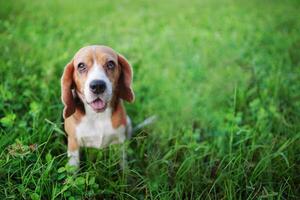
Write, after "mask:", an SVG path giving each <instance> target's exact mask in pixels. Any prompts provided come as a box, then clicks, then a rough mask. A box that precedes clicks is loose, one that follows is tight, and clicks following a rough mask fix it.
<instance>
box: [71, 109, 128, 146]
mask: <svg viewBox="0 0 300 200" xmlns="http://www.w3.org/2000/svg"><path fill="white" fill-rule="evenodd" d="M86 111H87V112H86V115H85V116H84V117H83V118H82V120H81V122H80V123H79V125H78V126H77V128H76V136H77V140H78V143H79V145H80V146H82V147H94V148H104V147H106V146H108V145H110V144H116V143H122V142H124V140H125V129H126V128H125V126H124V125H122V126H120V127H118V128H114V127H113V126H112V122H111V109H110V108H107V109H106V110H105V111H104V112H102V113H95V112H89V111H88V110H86Z"/></svg>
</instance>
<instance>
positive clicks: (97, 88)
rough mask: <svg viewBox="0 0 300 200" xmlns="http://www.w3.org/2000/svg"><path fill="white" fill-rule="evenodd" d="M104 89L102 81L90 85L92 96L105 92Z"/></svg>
mask: <svg viewBox="0 0 300 200" xmlns="http://www.w3.org/2000/svg"><path fill="white" fill-rule="evenodd" d="M105 89H106V83H105V82H104V81H102V80H93V81H92V82H91V83H90V90H91V91H92V92H93V93H94V94H101V93H103V92H104V91H105Z"/></svg>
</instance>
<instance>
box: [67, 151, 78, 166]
mask: <svg viewBox="0 0 300 200" xmlns="http://www.w3.org/2000/svg"><path fill="white" fill-rule="evenodd" d="M68 158H69V161H68V165H69V166H72V167H76V168H78V167H79V151H78V150H76V151H68Z"/></svg>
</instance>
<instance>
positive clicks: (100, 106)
mask: <svg viewBox="0 0 300 200" xmlns="http://www.w3.org/2000/svg"><path fill="white" fill-rule="evenodd" d="M89 105H90V106H91V107H92V108H93V109H94V110H95V111H96V112H102V111H104V110H105V108H106V103H105V102H104V101H103V100H102V99H100V98H97V99H95V100H94V101H92V102H91V103H89Z"/></svg>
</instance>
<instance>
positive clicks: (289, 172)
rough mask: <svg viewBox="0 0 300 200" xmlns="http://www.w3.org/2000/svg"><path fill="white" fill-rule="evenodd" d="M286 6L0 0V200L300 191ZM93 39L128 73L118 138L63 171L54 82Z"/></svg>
mask: <svg viewBox="0 0 300 200" xmlns="http://www.w3.org/2000/svg"><path fill="white" fill-rule="evenodd" d="M299 10H300V2H299V1H297V0H294V1H293V0H289V1H279V0H274V1H271V0H263V1H259V0H254V1H242V0H224V1H216V0H212V1H209V0H199V1H196V0H191V1H180V0H175V1H170V0H168V1H144V0H143V1H131V0H127V1H109V0H104V1H71V0H66V1H58V0H54V1H52V0H47V1H38V0H33V1H25V0H20V1H4V0H1V1H0V17H1V20H0V44H1V54H0V58H1V59H0V80H1V82H0V122H1V123H0V152H1V153H0V197H1V199H112V198H114V199H265V198H266V199H299V198H300V174H299V172H300V20H299V19H300V12H299ZM90 44H104V45H108V46H111V47H112V48H113V49H115V50H116V51H118V52H119V53H121V54H123V55H124V56H125V57H126V58H127V59H128V60H129V61H130V63H131V64H132V66H133V69H134V81H133V83H134V85H133V88H134V91H135V94H136V101H135V103H134V104H126V107H127V112H128V114H129V115H130V116H131V118H132V120H133V123H134V125H136V124H138V123H140V122H141V121H143V120H144V119H145V118H147V117H149V116H152V115H156V116H157V117H158V120H157V122H156V123H155V124H153V125H151V126H149V127H146V128H145V129H143V130H140V131H138V132H137V133H135V137H134V138H133V139H132V140H131V141H129V142H128V161H129V163H128V165H129V168H128V170H125V171H122V170H121V169H120V167H119V165H118V162H119V160H120V156H119V148H120V146H119V145H114V146H110V147H109V148H107V149H104V150H101V151H94V150H91V149H86V150H85V152H86V153H85V155H86V154H87V153H88V154H89V155H93V158H89V159H83V160H82V163H81V170H80V171H79V172H78V173H77V174H76V175H71V173H70V172H69V171H70V169H69V168H68V167H65V164H66V161H67V156H66V144H65V141H64V139H65V136H64V133H63V131H62V126H61V111H62V104H61V102H60V76H61V74H62V70H63V68H64V66H65V64H66V63H67V62H68V61H69V60H70V59H71V58H72V56H73V55H74V53H75V52H76V51H77V50H78V49H79V48H81V47H83V46H85V45H90Z"/></svg>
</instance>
